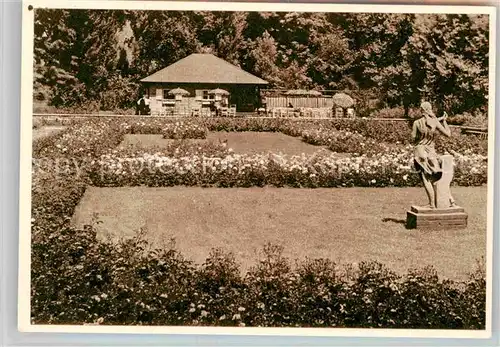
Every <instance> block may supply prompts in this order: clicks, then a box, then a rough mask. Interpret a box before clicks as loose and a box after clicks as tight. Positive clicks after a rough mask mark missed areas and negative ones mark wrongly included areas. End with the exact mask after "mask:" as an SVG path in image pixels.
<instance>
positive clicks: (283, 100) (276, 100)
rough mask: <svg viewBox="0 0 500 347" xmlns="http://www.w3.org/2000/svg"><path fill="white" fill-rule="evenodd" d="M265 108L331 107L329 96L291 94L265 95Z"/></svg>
mask: <svg viewBox="0 0 500 347" xmlns="http://www.w3.org/2000/svg"><path fill="white" fill-rule="evenodd" d="M265 100H266V107H267V109H273V108H282V107H289V105H292V106H293V107H294V108H300V107H303V108H327V107H330V108H331V107H333V100H332V98H331V96H293V95H278V96H266V97H265Z"/></svg>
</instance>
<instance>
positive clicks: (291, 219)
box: [73, 187, 487, 279]
mask: <svg viewBox="0 0 500 347" xmlns="http://www.w3.org/2000/svg"><path fill="white" fill-rule="evenodd" d="M486 191H487V190H486V187H454V190H453V192H454V195H455V198H456V200H457V203H458V204H459V205H461V206H463V207H465V209H466V211H467V213H468V214H469V225H468V228H467V229H463V230H442V231H418V230H406V229H405V226H404V221H405V218H406V210H407V209H408V208H409V207H410V205H418V204H423V203H424V202H425V201H426V198H425V194H424V191H423V189H422V188H346V189H340V188H336V189H287V188H233V189H217V188H198V187H190V188H188V187H172V188H147V187H123V188H95V187H90V188H89V189H88V190H87V192H86V194H85V196H84V198H83V199H82V201H81V202H80V204H79V206H78V207H77V210H76V212H75V214H74V216H73V223H74V225H77V226H83V225H84V224H88V223H90V222H91V221H92V219H93V216H94V217H95V215H94V214H97V218H98V220H100V221H101V222H102V223H100V224H98V225H97V229H98V233H99V236H100V237H104V236H105V235H109V236H110V237H111V238H112V239H117V238H119V237H130V236H132V235H134V233H135V231H137V230H139V229H140V228H145V230H146V238H147V239H148V240H150V241H152V243H153V244H154V245H155V246H160V247H163V246H165V245H167V244H168V241H169V240H170V239H171V238H175V241H176V248H178V249H179V250H180V251H181V252H182V253H183V254H184V255H186V256H187V257H188V258H190V259H192V260H194V261H196V262H200V263H201V262H203V260H204V259H205V258H206V256H207V255H208V253H209V251H210V249H211V248H213V247H222V248H223V249H226V250H228V251H232V252H233V253H234V254H235V256H236V258H237V260H238V261H239V262H240V263H241V264H242V265H243V266H242V269H243V270H245V269H247V268H248V267H249V266H251V265H252V264H255V261H256V260H257V259H258V257H259V252H260V251H261V250H262V247H263V246H264V244H265V243H267V242H273V243H277V244H281V245H283V246H284V247H285V255H286V256H288V257H290V258H291V259H303V258H304V257H312V258H318V257H323V258H330V259H332V260H335V261H337V262H338V263H359V262H361V261H364V260H377V261H380V262H382V263H384V264H386V265H387V266H389V267H390V268H392V269H394V270H396V271H406V270H407V269H408V268H415V267H419V268H421V267H424V266H427V265H433V266H434V267H435V268H436V269H437V270H438V273H439V274H440V275H441V276H444V277H448V278H452V279H464V278H465V276H466V274H467V273H468V272H470V271H472V270H473V269H474V266H475V261H476V259H478V258H479V257H481V256H484V255H485V251H486V205H487V204H486Z"/></svg>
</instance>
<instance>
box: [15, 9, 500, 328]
mask: <svg viewBox="0 0 500 347" xmlns="http://www.w3.org/2000/svg"><path fill="white" fill-rule="evenodd" d="M52 3H54V4H56V5H52ZM89 4H94V5H93V6H90V5H89ZM23 6H24V7H26V9H23V62H22V64H23V80H22V81H23V86H22V117H21V142H22V143H21V181H20V182H21V187H20V227H21V230H20V258H19V261H20V269H19V327H20V329H22V330H24V331H44V329H47V331H71V332H86V331H89V332H90V331H91V332H99V331H100V330H99V329H104V330H101V331H106V332H125V333H127V332H134V333H137V332H141V331H140V330H136V329H142V328H148V327H159V328H161V327H166V328H167V329H168V330H165V331H166V332H169V333H190V334H192V333H204V334H210V333H218V334H220V333H226V334H254V333H255V334H267V333H269V334H298V335H300V334H312V335H346V336H349V334H351V333H353V331H354V332H359V334H361V335H363V334H364V332H365V331H366V334H367V335H366V336H369V334H371V333H374V332H375V334H376V331H378V330H380V331H386V332H387V336H390V334H391V329H392V331H393V332H394V333H395V334H400V335H401V336H406V335H407V336H412V334H413V333H412V331H415V332H419V331H420V332H422V334H423V336H430V335H426V334H432V332H434V334H435V335H436V336H437V335H439V334H442V335H443V336H449V334H450V332H451V333H452V334H459V333H460V332H462V333H464V334H465V335H464V336H468V337H480V336H483V337H484V336H486V337H488V336H489V335H488V334H489V333H491V322H490V320H491V309H492V307H491V278H490V276H491V265H492V264H491V259H492V250H493V247H492V238H493V219H492V217H493V214H492V211H493V205H492V203H493V196H492V192H493V191H492V186H493V154H494V153H493V149H494V147H493V144H494V118H495V114H494V92H495V91H494V71H493V68H494V60H495V36H494V34H495V32H494V31H495V29H496V18H495V8H494V7H484V6H483V7H477V6H469V7H452V6H451V7H450V6H448V7H443V6H441V7H438V6H404V5H399V6H377V5H372V6H368V5H359V6H354V5H335V6H334V5H327V4H321V5H319V4H316V5H312V4H271V3H267V4H265V3H261V4H250V3H246V4H244V3H240V4H238V3H225V4H223V3H182V2H176V3H174V2H166V1H155V2H135V1H131V2H125V3H124V2H113V1H104V2H99V4H98V3H97V2H95V3H94V2H89V1H86V2H81V3H78V2H75V1H62V2H59V1H58V2H51V1H45V2H44V1H33V2H29V3H28V2H25V3H24V4H23ZM63 327H64V329H63ZM115 328H116V329H115ZM280 328H288V330H287V329H280ZM345 328H349V329H345ZM58 329H60V330H58ZM68 329H69V330H68ZM87 329H88V330H87ZM113 329H115V330H113ZM211 329H213V330H211ZM145 331H147V332H148V333H150V332H151V331H148V330H143V332H145ZM426 331H428V333H427V332H426ZM155 332H161V330H155ZM469 333H470V334H469ZM474 333H478V334H477V335H474ZM467 334H469V335H467ZM481 334H483V335H481ZM433 336H434V335H433Z"/></svg>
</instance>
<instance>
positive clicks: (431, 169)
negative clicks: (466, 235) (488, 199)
mask: <svg viewBox="0 0 500 347" xmlns="http://www.w3.org/2000/svg"><path fill="white" fill-rule="evenodd" d="M421 109H422V113H423V116H422V117H421V118H420V119H418V120H416V121H415V122H414V123H413V130H412V138H413V141H414V144H415V148H414V165H415V168H416V169H417V171H418V173H419V175H420V177H421V178H422V182H423V184H424V188H425V192H426V193H427V197H428V199H429V203H428V205H427V206H412V207H411V211H408V213H407V220H406V222H407V227H408V228H442V227H446V228H450V227H453V228H456V227H460V228H461V227H466V226H467V214H466V213H465V211H464V209H463V208H462V207H459V206H456V204H455V200H454V199H453V196H452V194H451V190H450V184H451V181H452V180H453V166H454V164H453V156H452V155H449V154H447V155H441V156H439V157H438V155H437V153H436V149H435V141H434V140H435V136H436V134H438V133H441V134H442V135H444V136H447V137H450V136H451V129H450V127H449V126H448V123H447V122H446V118H447V117H448V115H447V114H446V112H444V113H443V116H442V117H440V118H438V117H436V115H435V114H434V112H433V111H432V106H431V104H430V103H429V102H423V103H422V105H421Z"/></svg>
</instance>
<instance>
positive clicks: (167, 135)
mask: <svg viewBox="0 0 500 347" xmlns="http://www.w3.org/2000/svg"><path fill="white" fill-rule="evenodd" d="M207 132H208V131H207V129H206V128H205V127H203V126H201V125H199V124H196V123H193V122H175V123H169V124H167V125H166V126H165V127H164V128H163V130H162V135H163V138H164V139H205V138H206V137H207Z"/></svg>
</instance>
